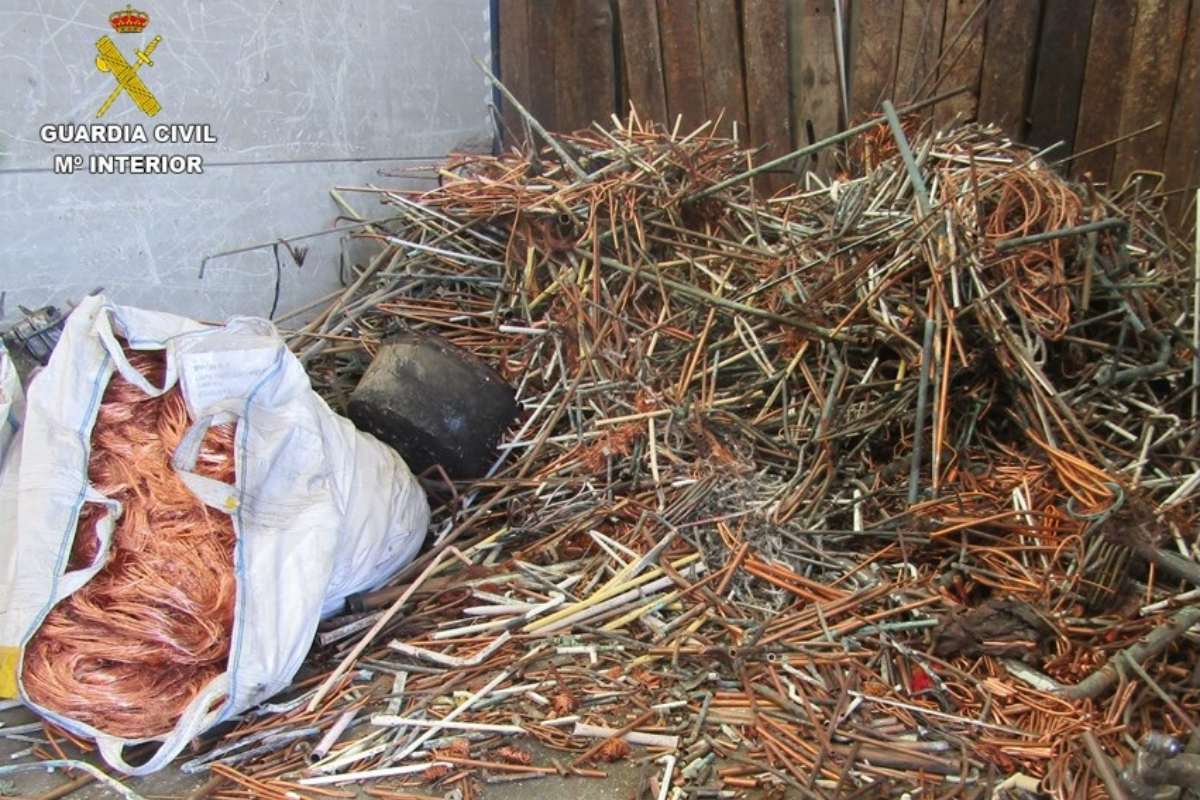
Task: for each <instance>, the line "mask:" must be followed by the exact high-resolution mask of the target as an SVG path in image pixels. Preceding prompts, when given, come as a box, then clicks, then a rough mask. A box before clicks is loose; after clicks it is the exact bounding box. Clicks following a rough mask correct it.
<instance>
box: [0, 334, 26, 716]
mask: <svg viewBox="0 0 1200 800" xmlns="http://www.w3.org/2000/svg"><path fill="white" fill-rule="evenodd" d="M24 415H25V395H24V393H23V392H22V391H21V382H20V380H19V379H18V378H17V368H16V366H15V365H14V364H13V362H12V359H10V358H9V357H8V352H7V351H6V350H5V349H4V344H3V343H0V614H3V613H4V611H5V607H6V599H7V598H6V593H5V592H4V590H3V588H2V587H5V586H9V585H11V584H12V582H13V575H15V574H16V573H15V568H16V553H15V552H14V548H15V547H16V542H17V537H16V535H15V533H14V534H11V535H10V532H14V531H15V529H16V524H17V473H18V471H19V470H20V469H21V424H22V420H23V418H24ZM2 619H3V617H0V620H2ZM19 655H20V650H19V649H18V648H17V647H16V646H15V644H14V643H13V641H11V640H9V639H8V638H0V697H15V696H16V694H17V681H16V677H17V660H18V657H19Z"/></svg>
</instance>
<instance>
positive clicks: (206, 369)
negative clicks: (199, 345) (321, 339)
mask: <svg viewBox="0 0 1200 800" xmlns="http://www.w3.org/2000/svg"><path fill="white" fill-rule="evenodd" d="M278 358H279V348H278V347H270V348H262V349H257V350H221V351H209V352H202V353H181V354H180V355H179V375H180V379H181V381H182V383H183V397H184V399H185V400H187V404H188V411H190V412H191V414H192V417H193V418H196V417H200V416H203V415H204V414H205V412H206V411H207V409H208V408H209V407H210V406H212V405H213V404H214V403H219V402H221V401H222V400H228V399H229V398H231V397H245V396H246V395H247V394H249V393H250V392H251V391H252V390H253V389H254V387H255V385H256V384H257V383H258V382H259V381H260V380H261V379H262V378H263V376H264V375H266V374H267V372H268V371H269V370H270V369H271V368H272V367H273V366H274V365H275V361H276V360H277V359H278Z"/></svg>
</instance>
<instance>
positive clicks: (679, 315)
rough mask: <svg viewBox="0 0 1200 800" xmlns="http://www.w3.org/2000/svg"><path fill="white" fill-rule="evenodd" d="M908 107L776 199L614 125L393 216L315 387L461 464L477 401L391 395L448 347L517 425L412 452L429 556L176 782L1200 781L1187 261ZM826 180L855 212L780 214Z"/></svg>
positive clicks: (1154, 214)
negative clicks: (420, 353) (457, 434)
mask: <svg viewBox="0 0 1200 800" xmlns="http://www.w3.org/2000/svg"><path fill="white" fill-rule="evenodd" d="M890 112H891V109H890V108H889V116H888V118H887V119H883V118H879V119H874V120H870V121H868V122H867V123H864V124H863V125H861V126H857V127H855V128H852V129H850V130H849V131H847V132H846V133H844V134H839V135H838V136H837V137H833V138H832V139H830V140H826V141H823V142H819V143H817V144H815V145H811V146H809V147H806V148H804V149H803V150H801V151H800V152H798V153H793V154H790V155H789V156H786V157H784V158H782V159H777V160H776V161H774V162H768V163H766V164H762V165H759V166H757V167H751V164H752V157H751V156H750V155H749V154H747V153H746V152H745V151H744V150H742V149H741V147H740V146H739V144H738V143H737V142H735V141H731V140H727V139H723V138H718V137H715V136H712V135H709V130H710V129H709V127H708V126H707V125H705V126H702V127H701V128H699V129H697V130H695V131H690V132H680V131H678V130H677V131H673V132H666V131H662V130H659V129H654V128H652V127H650V126H643V125H641V124H640V123H639V122H638V120H637V118H636V117H632V118H631V119H629V120H627V121H624V122H620V123H614V125H613V126H612V127H611V128H603V127H600V126H595V127H593V128H592V129H589V130H584V131H580V132H577V133H575V134H573V135H570V136H562V137H554V138H550V137H543V138H541V139H540V140H539V141H540V142H541V144H544V146H539V147H537V148H529V149H526V150H525V151H523V152H519V151H516V150H514V151H512V152H507V153H504V154H501V155H500V156H496V157H490V156H478V155H472V156H461V157H456V158H454V159H452V160H451V162H450V163H448V164H446V165H445V166H444V167H443V168H442V169H441V171H440V173H439V174H440V176H441V181H440V185H439V186H438V187H437V188H435V189H433V190H431V191H427V192H424V193H419V194H418V193H405V192H399V191H397V192H386V191H385V192H382V193H380V192H378V190H372V191H373V192H374V193H376V194H377V195H379V196H382V197H383V199H384V201H385V202H387V203H389V204H390V205H391V207H392V210H393V211H394V217H392V218H391V219H390V220H389V221H388V222H385V223H370V224H367V223H364V225H363V228H362V230H363V234H362V235H363V236H365V237H368V238H372V239H375V240H377V241H378V242H379V243H380V245H381V249H380V250H379V251H378V254H377V255H376V256H375V257H374V259H373V260H372V261H371V262H370V263H369V264H367V265H365V266H363V267H361V268H360V269H358V270H357V271H356V272H355V274H354V275H353V276H352V281H351V283H350V285H349V286H348V287H347V288H346V290H345V291H344V293H342V294H341V295H340V296H339V297H337V298H336V299H334V300H333V301H332V302H331V303H330V304H329V305H328V306H327V307H325V308H324V309H323V310H321V311H320V313H318V314H317V316H316V317H315V318H314V319H312V321H311V322H309V323H307V324H306V325H304V326H303V327H301V328H300V330H299V331H298V332H296V333H294V334H293V335H292V336H291V338H290V339H289V346H290V347H291V348H292V350H293V352H295V353H296V354H297V356H298V357H299V358H300V360H301V361H302V362H303V363H304V364H305V365H306V368H307V370H308V372H309V375H310V377H311V379H312V381H313V384H314V387H315V388H316V389H317V391H318V392H320V393H321V394H322V395H323V396H324V397H325V398H326V399H327V400H328V402H329V403H330V404H331V405H332V406H333V407H334V408H335V409H348V411H349V412H350V413H351V414H353V415H355V418H356V419H358V420H359V421H360V423H361V424H364V425H366V426H369V427H371V428H372V429H373V430H374V431H375V432H376V433H377V434H379V435H381V436H383V437H385V438H387V437H389V436H393V437H394V441H395V443H397V444H398V445H400V446H404V442H406V441H408V442H411V441H413V440H421V438H422V436H425V437H426V438H425V439H424V441H425V442H426V443H427V444H428V443H429V442H430V441H434V440H436V441H441V439H440V438H438V437H436V436H435V437H432V439H431V438H429V434H430V433H431V432H432V431H435V430H441V431H442V435H447V432H453V431H454V430H455V429H456V423H455V420H456V419H461V418H462V415H463V414H469V413H470V409H469V408H468V406H467V405H466V404H465V401H464V404H462V405H454V406H453V407H447V408H446V409H445V413H444V414H442V415H441V416H438V415H432V416H429V417H428V418H416V417H406V416H405V413H404V411H403V409H398V408H395V407H393V406H394V405H395V403H393V402H392V399H391V397H390V395H389V394H388V392H387V391H380V389H379V387H380V386H381V385H384V386H386V385H387V381H388V380H389V375H390V376H391V378H390V380H392V381H393V384H395V385H403V384H405V383H407V382H415V383H416V384H417V385H420V386H423V387H427V388H428V391H429V392H432V391H433V390H434V389H435V388H436V386H437V384H438V380H439V378H438V376H437V375H436V374H431V373H428V372H424V373H423V372H421V371H420V370H413V369H410V368H408V367H406V366H405V364H406V363H408V362H407V361H405V358H404V357H402V356H401V355H400V354H398V353H397V352H396V351H395V348H399V347H408V348H413V347H418V348H420V347H424V348H433V349H435V350H438V351H439V352H442V353H444V352H446V351H447V348H453V349H457V350H458V351H460V352H463V353H467V354H469V356H470V360H471V361H472V362H473V363H474V364H475V365H476V366H477V367H478V368H479V369H486V370H491V371H492V372H494V374H495V375H497V376H499V378H500V379H502V380H503V381H504V382H506V383H507V384H509V385H511V386H512V387H515V399H516V404H517V407H518V408H519V417H518V420H517V422H516V423H515V425H514V426H513V429H512V430H511V431H510V432H509V433H508V434H507V435H506V436H505V437H504V439H503V441H502V442H501V443H500V444H499V447H498V449H497V450H495V451H491V452H485V451H486V448H485V449H484V451H472V452H471V453H470V454H467V453H466V450H465V449H464V448H466V447H467V446H468V445H469V444H470V443H469V442H466V443H463V445H462V447H458V448H451V449H450V450H446V451H442V452H438V451H437V448H436V447H435V446H434V445H429V448H430V449H429V450H428V452H427V453H426V456H427V462H428V464H429V465H430V468H429V469H426V470H425V471H424V473H423V482H424V486H425V488H426V490H427V491H428V492H429V493H430V496H431V501H432V502H433V505H434V511H433V518H432V525H433V533H434V540H435V541H434V544H433V546H432V548H431V549H429V550H428V551H427V552H426V554H425V555H424V556H423V557H421V558H419V559H418V560H417V561H416V562H415V563H414V564H413V565H411V566H410V567H409V568H407V569H406V570H404V571H403V572H402V573H401V574H400V575H399V576H397V578H396V579H395V580H394V581H393V584H392V585H391V586H390V587H388V588H385V589H383V590H380V591H375V592H371V593H368V594H361V595H356V596H353V597H351V598H349V599H348V602H347V608H346V611H345V613H344V614H340V615H338V616H336V617H333V618H331V619H328V620H326V621H325V622H324V623H322V625H321V626H320V628H319V630H318V634H317V642H318V646H317V648H316V649H315V650H314V652H313V654H312V655H311V656H310V659H309V663H308V672H307V673H306V676H307V677H304V676H302V678H303V679H302V680H301V681H300V682H299V683H297V684H296V685H295V686H294V687H293V689H291V690H290V691H289V692H288V693H286V694H285V695H283V696H281V697H278V698H276V699H274V700H273V701H272V702H271V703H269V704H266V705H263V706H260V707H259V708H257V709H254V710H251V711H249V712H247V713H245V714H243V715H242V716H241V717H240V718H239V720H238V724H237V726H236V727H235V728H234V729H233V730H231V731H229V732H227V733H225V735H224V736H223V738H221V739H220V740H219V741H216V742H210V744H211V747H210V748H209V749H207V750H206V751H205V752H202V753H201V754H200V755H197V756H196V757H195V758H193V759H192V760H191V761H189V762H187V763H186V764H185V765H184V766H185V769H187V770H190V771H205V772H208V773H210V777H211V779H210V781H209V782H208V783H207V784H206V785H205V789H204V790H205V791H206V792H208V793H211V794H212V795H214V796H217V797H223V798H235V797H236V798H241V797H247V796H255V797H274V798H285V797H317V796H348V795H346V794H345V792H344V791H343V790H339V789H336V788H334V787H336V786H338V785H344V784H351V783H354V784H363V785H364V787H365V788H364V791H366V792H367V793H368V794H371V795H373V796H378V797H383V798H389V797H401V796H404V797H411V796H414V795H421V796H429V795H432V794H437V795H447V794H448V793H449V794H454V795H455V796H457V797H461V798H470V797H473V796H476V794H477V793H478V791H479V788H480V784H481V783H482V784H490V783H494V782H500V781H512V780H536V779H543V778H546V777H548V776H556V775H577V776H581V778H600V777H603V776H604V775H605V772H606V767H605V764H606V763H607V762H612V761H618V760H627V761H633V762H635V763H637V764H640V765H641V771H642V776H643V780H642V782H641V786H640V787H639V788H638V791H637V796H638V797H643V796H647V795H649V796H654V797H657V798H659V800H662V799H663V798H667V797H672V798H676V797H731V796H767V797H779V796H789V797H791V796H797V797H815V798H822V797H823V798H833V797H838V798H851V797H878V796H900V795H901V794H902V793H904V792H909V793H911V794H912V796H917V794H918V793H919V794H920V796H926V793H928V795H929V796H941V797H950V796H963V797H992V796H1011V797H1031V796H1037V795H1043V796H1051V797H1063V798H1066V797H1099V796H1105V794H1106V793H1107V795H1108V796H1113V797H1137V798H1141V797H1149V796H1155V797H1157V796H1160V795H1159V794H1158V792H1160V791H1162V786H1163V785H1167V786H1170V785H1171V784H1174V785H1175V786H1178V785H1179V784H1180V783H1182V782H1186V781H1189V780H1193V777H1194V775H1195V770H1194V769H1193V768H1192V765H1193V764H1194V760H1195V759H1196V757H1197V754H1200V736H1198V735H1197V734H1196V733H1195V730H1196V729H1195V719H1196V716H1197V715H1198V714H1200V658H1198V657H1197V648H1196V643H1197V635H1198V631H1197V630H1196V625H1197V623H1200V605H1198V604H1196V602H1195V600H1196V598H1197V597H1200V588H1198V587H1200V564H1198V563H1197V558H1198V557H1200V543H1198V541H1197V536H1196V530H1197V513H1198V511H1200V506H1198V503H1197V492H1198V490H1200V468H1198V467H1200V461H1198V460H1197V459H1198V458H1200V451H1198V450H1197V448H1198V446H1200V426H1198V425H1197V422H1196V411H1197V403H1198V401H1200V396H1198V395H1197V391H1198V387H1200V360H1198V359H1197V340H1198V339H1200V336H1198V330H1197V325H1198V323H1200V320H1198V318H1197V313H1196V308H1195V304H1196V303H1198V302H1200V299H1198V298H1200V294H1198V292H1200V281H1197V280H1195V279H1194V277H1193V275H1194V272H1195V271H1196V270H1200V266H1197V264H1196V262H1195V261H1194V260H1193V259H1194V258H1195V253H1192V254H1189V253H1188V252H1187V246H1186V243H1183V242H1181V241H1180V240H1179V239H1178V238H1177V237H1176V234H1175V233H1174V232H1173V231H1172V230H1171V229H1170V228H1169V227H1168V226H1166V225H1165V224H1164V223H1163V222H1162V217H1161V214H1160V213H1159V211H1160V209H1159V206H1160V204H1161V198H1158V197H1156V196H1154V195H1153V194H1152V193H1150V192H1147V191H1144V190H1142V189H1141V188H1140V187H1139V185H1138V184H1131V185H1130V186H1128V187H1126V188H1124V189H1122V190H1121V191H1118V192H1115V193H1112V194H1109V195H1104V194H1101V193H1100V192H1098V191H1096V190H1095V188H1093V187H1091V186H1087V185H1078V184H1072V183H1069V182H1067V181H1066V180H1064V179H1063V178H1062V177H1061V176H1060V175H1059V173H1057V172H1056V171H1055V169H1054V166H1055V165H1054V164H1053V163H1052V162H1051V161H1050V160H1049V154H1048V153H1044V152H1043V153H1038V152H1034V151H1032V150H1030V149H1028V148H1025V147H1022V146H1019V145H1016V144H1013V143H1012V142H1009V141H1007V140H1005V139H1003V138H1002V137H1001V136H1000V135H999V134H998V133H997V132H996V131H995V130H992V129H987V128H982V127H977V126H967V127H962V128H957V129H954V130H951V131H948V132H931V131H930V130H929V127H928V125H927V124H922V121H921V119H920V118H919V117H908V118H905V119H903V121H902V120H901V119H900V118H898V117H897V116H896V115H895V114H894V113H890ZM532 127H534V129H535V130H537V126H536V124H535V123H533V124H532ZM843 142H844V143H845V145H846V146H845V148H844V151H842V152H841V153H840V156H839V157H840V158H841V160H842V162H843V166H844V172H843V173H842V175H841V177H839V179H837V180H835V181H833V182H831V183H828V184H826V183H823V182H821V181H819V180H818V179H816V178H815V177H813V176H806V177H805V179H804V180H803V181H802V182H801V183H800V184H798V185H796V186H795V187H793V188H791V189H789V190H786V191H784V192H781V193H779V194H777V195H776V196H773V197H764V196H762V195H760V194H759V192H758V187H757V186H756V183H755V178H756V176H757V175H759V174H761V173H762V172H763V171H765V170H766V169H771V168H778V167H786V166H788V165H790V164H791V163H792V162H793V161H794V160H795V159H796V158H798V157H804V156H807V155H810V154H812V153H815V152H817V151H819V150H822V149H823V148H834V147H838V146H840V144H841V143H843ZM414 342H415V344H414ZM430 342H436V344H431V343H430ZM381 353H387V354H388V355H387V358H386V364H387V366H386V370H385V368H384V367H382V366H373V365H372V362H373V361H374V364H375V365H379V364H380V363H381V360H380V359H378V356H379V355H380V354H381ZM368 370H371V371H373V372H379V371H381V370H382V371H383V372H382V373H381V374H374V375H371V374H367V375H366V376H365V377H364V373H367V372H368ZM381 382H382V383H381ZM356 387H357V388H356ZM497 397H498V398H500V400H498V401H497V403H498V404H499V406H500V407H503V402H502V401H503V398H504V397H507V395H504V394H503V392H501V393H499V394H498V395H497ZM439 426H440V427H439ZM436 441H435V444H436ZM456 454H457V455H456ZM458 455H462V456H463V458H462V460H461V461H460V462H458V463H457V464H456V463H454V460H455V458H457V457H458ZM467 455H469V456H470V457H469V458H468V457H467ZM1143 742H1144V745H1143ZM1168 791H1170V790H1168ZM1174 791H1175V792H1176V793H1178V789H1175V790H1174Z"/></svg>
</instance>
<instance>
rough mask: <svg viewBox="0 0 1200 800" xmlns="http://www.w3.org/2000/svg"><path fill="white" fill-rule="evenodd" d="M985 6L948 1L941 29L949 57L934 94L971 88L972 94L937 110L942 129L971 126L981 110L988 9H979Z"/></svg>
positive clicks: (975, 0)
mask: <svg viewBox="0 0 1200 800" xmlns="http://www.w3.org/2000/svg"><path fill="white" fill-rule="evenodd" d="M986 2H987V0H946V22H945V24H944V25H943V26H942V51H943V52H944V53H945V54H946V55H945V58H944V59H943V60H942V65H941V67H940V68H939V69H938V83H937V91H934V92H932V94H937V92H938V91H947V90H949V89H957V88H958V87H960V86H970V87H971V90H970V91H969V92H964V93H962V94H960V95H956V96H954V97H951V98H950V99H948V100H943V101H942V102H940V103H938V104H937V105H936V106H934V109H933V120H934V123H935V124H936V125H937V127H938V128H940V129H945V128H947V127H948V126H949V125H950V124H951V123H953V122H954V120H955V119H956V118H959V119H961V121H963V122H970V121H971V120H973V119H975V114H976V111H977V110H978V108H979V73H980V70H981V68H982V67H983V39H984V32H985V30H986V28H987V13H986V9H985V8H980V6H981V4H985V3H986ZM977 9H978V11H977ZM972 14H973V15H974V16H972ZM963 26H966V27H965V28H964V27H963ZM960 32H961V33H960Z"/></svg>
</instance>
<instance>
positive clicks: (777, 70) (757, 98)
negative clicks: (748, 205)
mask: <svg viewBox="0 0 1200 800" xmlns="http://www.w3.org/2000/svg"><path fill="white" fill-rule="evenodd" d="M742 30H743V31H744V36H745V50H746V106H747V117H748V120H749V125H750V142H751V144H752V145H754V146H755V147H757V146H760V145H766V147H765V149H764V150H763V151H762V153H761V154H760V155H759V156H758V161H759V162H760V163H761V162H763V161H767V160H770V159H771V158H775V157H776V156H781V155H783V154H784V153H786V152H787V150H788V147H789V146H790V143H791V140H792V137H791V124H790V120H789V109H788V41H787V7H786V6H785V5H784V0H743V4H742ZM785 183H787V179H786V178H785V177H784V176H780V175H767V176H764V178H763V179H762V180H760V181H758V183H757V185H758V186H759V187H760V188H762V189H763V190H764V191H769V192H773V191H775V190H776V189H778V188H780V187H781V186H783V185H784V184H785Z"/></svg>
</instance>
